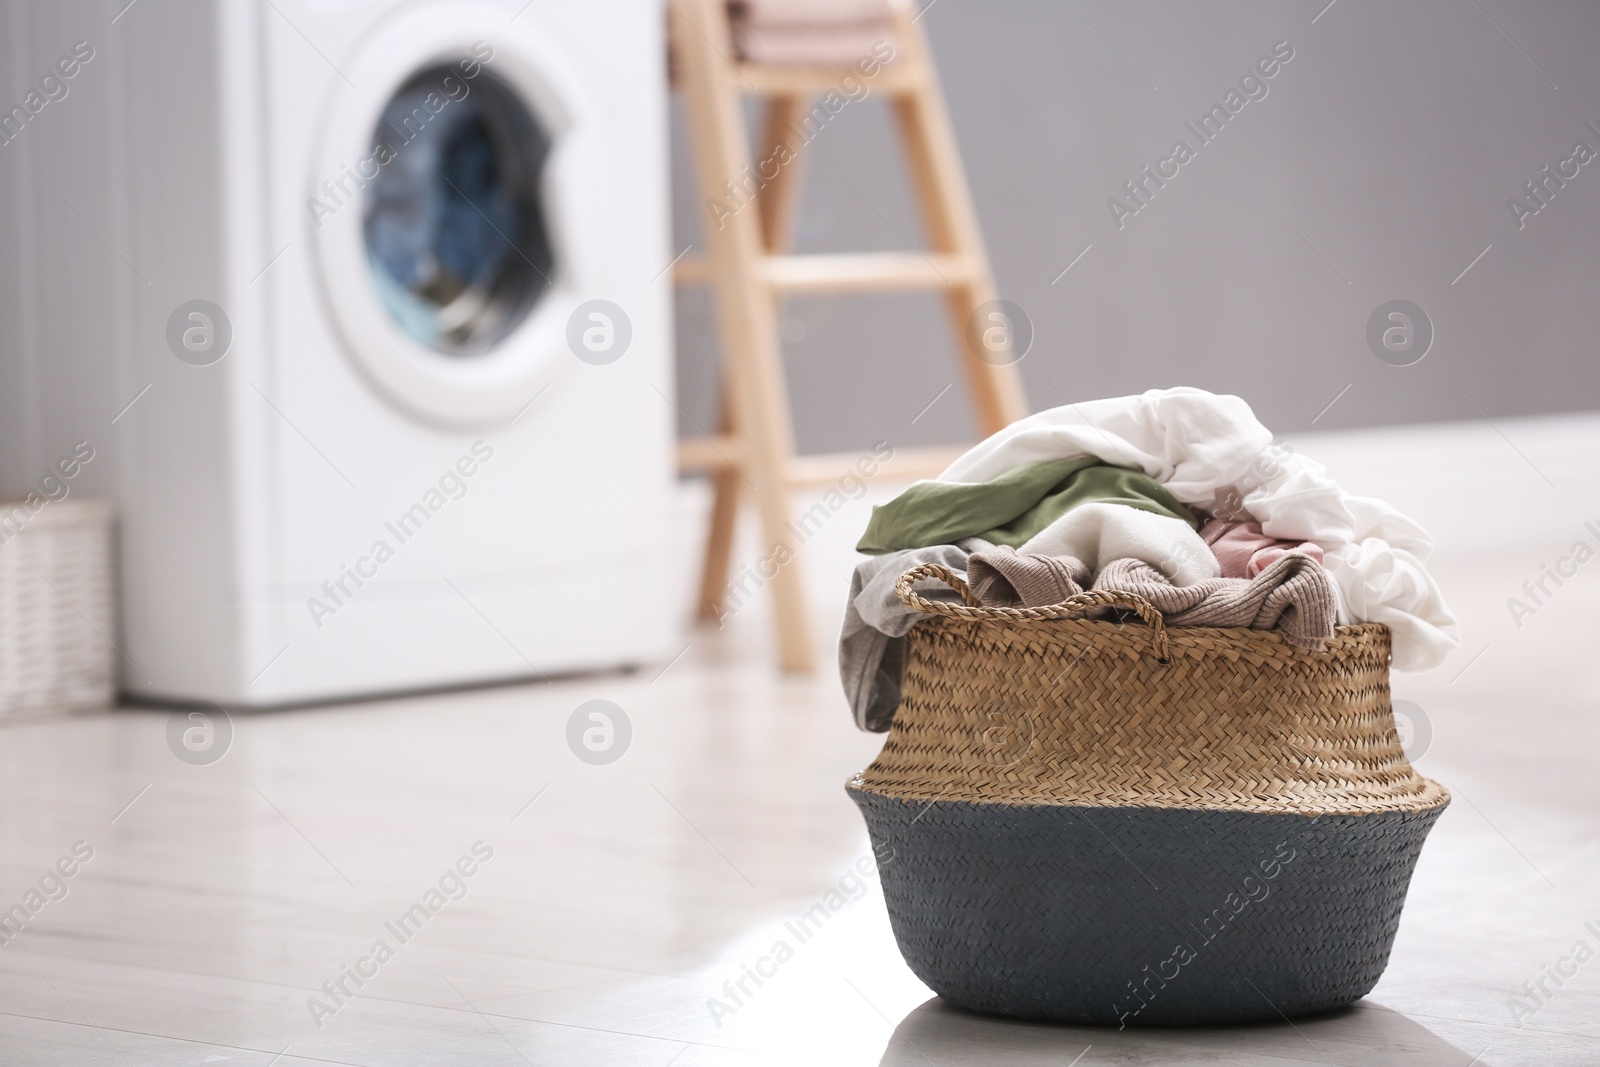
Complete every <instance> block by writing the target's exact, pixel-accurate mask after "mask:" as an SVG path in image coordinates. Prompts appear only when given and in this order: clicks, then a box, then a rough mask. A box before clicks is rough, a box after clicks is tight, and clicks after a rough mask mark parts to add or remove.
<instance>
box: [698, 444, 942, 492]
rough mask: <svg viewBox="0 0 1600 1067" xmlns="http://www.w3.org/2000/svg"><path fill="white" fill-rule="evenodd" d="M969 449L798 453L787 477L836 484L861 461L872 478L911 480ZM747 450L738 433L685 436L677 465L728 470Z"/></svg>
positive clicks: (800, 483) (796, 482)
mask: <svg viewBox="0 0 1600 1067" xmlns="http://www.w3.org/2000/svg"><path fill="white" fill-rule="evenodd" d="M965 451H966V446H964V445H934V446H931V447H926V448H899V449H896V450H895V451H894V454H893V455H891V456H890V457H889V458H888V459H879V458H877V457H876V456H873V455H870V454H869V453H867V452H865V451H863V452H823V453H817V454H815V455H810V456H795V457H794V458H793V459H791V460H790V461H789V466H788V470H787V472H786V480H787V481H788V483H789V485H790V486H791V487H793V488H802V487H805V486H818V485H837V484H838V482H839V480H840V479H841V478H843V477H845V475H847V474H851V473H854V474H856V475H857V476H858V477H859V476H861V467H860V466H859V464H861V462H862V461H863V460H866V461H868V462H869V463H870V464H871V468H870V469H871V470H872V475H871V479H872V480H873V481H886V482H911V481H916V480H917V479H918V478H932V477H934V476H936V475H937V474H938V473H939V472H940V471H942V470H944V469H945V468H946V467H948V466H950V464H952V463H954V462H955V461H956V457H958V456H960V455H961V454H962V453H963V452H965ZM745 455H746V452H745V448H744V444H743V442H741V441H740V440H739V437H738V435H737V434H718V435H716V436H714V437H685V438H683V439H682V440H680V441H679V442H678V469H679V470H680V471H682V472H683V473H685V474H687V473H700V472H711V471H719V470H725V469H726V468H728V467H735V466H738V465H739V464H740V463H741V462H743V461H744V458H745Z"/></svg>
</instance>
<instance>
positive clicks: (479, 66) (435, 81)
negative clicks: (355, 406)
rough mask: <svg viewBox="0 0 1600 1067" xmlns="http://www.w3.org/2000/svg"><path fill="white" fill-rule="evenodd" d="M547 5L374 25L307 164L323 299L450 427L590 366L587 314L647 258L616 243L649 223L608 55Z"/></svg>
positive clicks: (359, 358) (428, 8) (403, 17)
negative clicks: (586, 61)
mask: <svg viewBox="0 0 1600 1067" xmlns="http://www.w3.org/2000/svg"><path fill="white" fill-rule="evenodd" d="M535 22H536V20H535V19H534V18H533V15H532V13H530V15H529V16H528V17H527V18H524V19H523V20H522V21H520V22H517V23H515V24H513V25H511V26H507V25H506V21H505V12H504V9H503V8H502V7H501V6H500V5H498V4H480V3H471V2H469V0H450V3H448V4H442V3H441V4H425V5H415V6H412V7H411V8H409V9H407V10H406V11H405V12H403V13H401V14H398V15H396V16H395V18H393V19H392V20H388V21H385V22H384V23H383V24H382V25H381V26H376V27H374V28H373V29H372V31H371V32H370V33H369V34H367V35H366V37H364V38H363V41H362V45H361V47H360V48H358V49H357V50H356V51H355V52H354V53H353V54H352V57H351V59H350V60H349V64H350V65H349V66H348V67H347V68H346V73H347V74H348V75H349V76H348V78H330V79H329V96H328V100H327V105H326V111H325V113H324V114H325V118H324V123H323V129H322V135H321V145H320V147H319V148H318V149H317V150H316V151H315V152H314V159H313V161H312V162H313V169H312V170H311V171H310V172H308V175H307V176H308V179H309V187H310V193H309V196H310V200H308V204H312V203H315V204H319V205H327V206H322V207H319V208H317V209H316V210H312V211H310V212H308V217H307V224H308V226H309V232H308V236H309V238H310V240H311V242H312V244H313V245H314V247H315V256H314V258H315V260H316V263H317V267H318V281H319V282H320V292H319V297H320V299H321V301H322V304H323V308H324V310H325V311H326V313H327V315H328V318H329V320H330V322H331V323H332V324H333V325H334V327H335V328H336V330H337V333H338V339H339V341H340V342H342V347H343V349H344V352H345V354H346V355H347V356H348V357H349V358H350V360H351V362H352V364H353V365H354V366H355V368H356V369H357V370H358V371H359V372H360V373H361V375H362V376H363V377H364V378H365V379H366V380H367V382H368V384H369V385H371V386H372V388H373V389H374V390H375V391H376V392H377V393H378V394H379V395H381V396H382V397H384V398H385V399H386V400H388V401H390V402H391V403H392V404H394V405H395V406H397V407H398V408H400V409H402V410H403V411H405V412H406V413H407V414H409V415H412V416H414V417H416V418H419V419H421V420H423V421H426V422H429V423H433V424H436V425H440V426H443V427H449V428H466V427H484V426H489V425H494V424H496V423H497V422H501V421H503V420H505V419H509V418H511V417H512V416H514V415H516V414H517V413H518V412H519V411H521V410H522V409H524V408H525V407H526V406H527V404H528V401H529V400H530V398H532V397H533V396H535V395H537V394H538V392H539V391H540V390H541V389H543V388H544V387H545V386H547V385H548V384H549V383H550V382H551V381H552V380H553V377H554V376H555V375H556V374H559V373H570V372H571V371H570V368H571V367H572V366H581V364H579V363H578V361H577V360H576V359H575V358H574V355H573V352H572V350H571V342H570V341H569V337H568V332H569V327H570V323H571V321H572V317H573V315H574V314H576V312H577V310H578V308H579V307H580V306H582V305H583V304H584V303H585V302H586V301H590V300H594V299H599V298H604V299H609V300H616V299H618V296H617V294H618V293H619V292H621V291H623V290H624V288H625V286H626V285H631V284H633V280H632V276H633V274H634V273H637V272H636V271H632V270H631V269H629V268H628V267H627V266H626V264H627V263H628V262H629V260H628V257H626V256H619V255H618V254H617V253H618V250H619V249H625V248H627V247H630V245H631V244H632V243H634V242H636V241H637V240H638V237H637V234H636V233H633V232H630V230H629V227H628V224H627V221H626V220H627V218H628V217H629V213H628V212H627V211H619V210H618V207H617V205H618V204H619V203H621V202H626V201H627V200H628V198H629V197H630V196H636V195H637V194H636V193H630V191H629V190H630V189H632V188H633V187H634V185H635V184H636V183H632V184H630V183H631V176H632V175H633V174H634V171H633V170H630V169H629V168H627V167H625V166H623V165H622V164H623V160H624V152H625V150H626V149H627V148H628V147H629V146H628V145H627V144H625V143H624V138H623V136H622V134H621V132H620V130H621V127H620V126H619V124H618V123H617V122H616V121H614V120H613V119H612V118H611V117H610V115H609V113H608V112H607V111H606V109H605V108H603V107H599V106H598V104H599V101H601V100H603V99H604V94H603V93H602V92H601V90H600V87H599V86H598V85H597V84H595V83H594V81H593V75H592V72H591V71H590V70H589V69H588V68H587V67H585V66H583V65H581V64H579V63H576V62H575V61H574V59H573V57H572V55H571V52H572V49H571V47H570V45H569V44H566V43H564V42H563V41H562V40H561V39H560V38H559V37H558V36H555V35H552V34H551V33H549V32H544V31H541V30H540V29H539V28H538V26H537V25H535ZM491 41H492V42H493V43H492V44H491V43H490V42H491ZM353 187H354V191H353V195H350V196H349V197H347V198H346V199H344V200H341V201H340V202H338V203H337V204H331V205H328V204H327V201H325V200H324V199H323V198H324V197H325V196H327V195H328V194H327V190H329V189H330V188H336V189H338V190H348V189H352V188H353ZM346 204H348V205H349V207H348V209H347V208H346ZM358 204H359V207H358V206H357V205H358Z"/></svg>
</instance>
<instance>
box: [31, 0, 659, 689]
mask: <svg viewBox="0 0 1600 1067" xmlns="http://www.w3.org/2000/svg"><path fill="white" fill-rule="evenodd" d="M0 20H3V25H0V37H3V38H4V39H5V41H6V45H5V47H4V48H0V108H7V109H10V110H9V111H6V112H5V113H4V114H3V115H0V248H3V249H5V251H4V252H3V253H0V256H3V258H4V266H3V268H0V270H3V273H0V319H3V321H4V322H5V323H8V324H9V325H7V326H5V327H4V329H5V330H6V333H7V336H6V338H5V343H4V352H3V355H0V364H3V367H0V376H3V377H0V498H14V497H18V496H21V495H23V494H24V493H26V492H27V491H28V490H29V489H30V487H32V486H33V485H34V484H35V483H36V482H38V481H39V479H40V478H41V477H44V476H48V475H49V474H50V472H51V471H52V469H53V468H54V465H55V464H56V461H57V458H58V455H62V456H64V455H70V454H73V453H74V449H77V448H79V445H80V442H82V443H84V444H85V445H86V446H87V447H88V448H89V449H91V450H92V453H93V458H92V459H91V460H90V461H88V462H86V463H82V464H81V465H80V469H79V472H78V473H77V475H76V477H75V478H74V479H73V481H72V483H71V486H70V492H72V493H79V494H84V495H90V496H96V495H97V496H106V497H111V498H113V499H114V500H115V502H116V504H117V505H118V510H119V516H120V520H119V529H118V538H119V544H118V559H119V562H120V574H121V578H120V592H121V619H122V622H121V627H120V631H119V632H117V633H109V634H106V635H105V637H106V639H107V640H108V641H110V642H113V643H114V644H115V645H116V647H117V650H118V653H119V658H120V661H121V664H122V669H123V673H122V684H123V689H124V691H125V692H126V693H127V694H128V695H129V696H131V697H133V698H136V699H149V700H156V701H161V700H195V699H198V700H208V701H214V702H217V703H220V704H223V705H224V706H257V705H261V706H266V705H282V704H292V703H297V702H307V701H321V700H328V699H335V698H348V697H355V696H364V695H369V694H380V693H388V692H396V691H405V690H416V689H425V688H432V687H442V686H456V685H464V684H474V683H484V682H492V681H498V680H511V679H519V678H539V677H551V676H554V675H556V674H558V673H569V672H575V671H585V670H593V669H599V668H608V667H615V666H619V665H629V664H638V663H642V662H646V661H650V660H655V659H659V658H661V657H663V656H664V655H668V656H670V652H669V651H668V649H669V646H670V645H671V643H672V632H673V628H674V621H675V620H674V614H675V613H674V612H673V611H672V610H671V608H670V606H669V603H668V601H669V592H670V590H669V588H668V583H667V581H666V576H667V575H668V574H670V573H671V570H672V568H673V566H674V564H673V561H672V560H671V559H670V558H669V546H670V538H669V537H667V535H666V531H667V528H668V525H669V518H670V494H671V488H672V484H673V460H672V457H673V436H674V426H675V423H674V419H673V408H672V402H671V400H670V399H669V398H670V397H671V396H672V392H673V382H672V372H671V365H670V362H669V355H670V351H669V345H670V338H671V322H670V295H671V294H670V286H671V274H670V271H669V270H667V267H668V264H669V263H670V262H671V260H672V258H673V254H672V251H671V250H670V248H669V238H668V230H667V204H666V190H667V176H666V157H667V150H666V129H665V118H666V100H665V72H664V69H663V66H664V60H663V43H662V40H661V27H662V23H663V19H662V12H661V10H660V6H659V4H658V3H656V2H655V0H536V2H532V3H530V2H528V0H507V2H504V3H499V2H494V0H413V2H409V3H396V2H392V0H215V2H202V0H138V2H135V3H133V4H129V3H127V0H113V2H106V3H83V4H70V5H69V4H60V3H57V2H55V0H13V2H11V3H10V4H8V5H6V6H5V7H4V8H0ZM69 72H70V73H69ZM3 550H4V549H3V546H0V551H3Z"/></svg>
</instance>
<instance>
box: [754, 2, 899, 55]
mask: <svg viewBox="0 0 1600 1067" xmlns="http://www.w3.org/2000/svg"><path fill="white" fill-rule="evenodd" d="M728 12H729V14H730V15H732V16H733V19H732V21H733V44H734V49H735V50H736V51H737V52H738V53H739V57H740V58H741V59H744V60H747V61H749V62H751V63H769V64H773V65H775V66H829V67H849V66H853V65H855V64H856V63H858V62H860V61H862V60H864V59H871V58H873V57H876V59H878V60H880V61H881V60H882V59H883V44H884V42H889V41H892V40H893V39H894V20H893V18H892V17H891V12H890V8H889V0H735V2H733V3H730V4H729V5H728ZM889 54H890V55H892V54H893V53H892V52H890V53H889Z"/></svg>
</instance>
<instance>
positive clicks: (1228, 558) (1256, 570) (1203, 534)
mask: <svg viewBox="0 0 1600 1067" xmlns="http://www.w3.org/2000/svg"><path fill="white" fill-rule="evenodd" d="M1200 539H1201V540H1202V541H1204V542H1205V543H1206V544H1208V545H1210V546H1211V551H1212V553H1213V554H1214V555H1215V556H1216V557H1217V562H1218V563H1220V564H1221V565H1222V576H1223V577H1224V578H1254V577H1255V576H1256V575H1258V574H1260V573H1261V572H1262V571H1264V570H1266V569H1267V568H1268V567H1270V566H1272V565H1273V564H1274V563H1276V562H1277V561H1278V560H1280V559H1282V558H1283V557H1284V556H1286V555H1288V554H1289V553H1290V552H1303V553H1305V554H1306V555H1308V556H1310V557H1311V558H1312V559H1314V560H1316V561H1317V562H1318V563H1321V562H1322V549H1321V547H1320V546H1318V545H1315V544H1313V543H1312V542H1310V541H1280V540H1278V539H1277V538H1275V537H1270V536H1268V535H1267V534H1264V533H1262V532H1261V524H1260V523H1259V522H1230V521H1229V520H1227V519H1207V520H1206V523H1205V525H1204V526H1202V527H1200Z"/></svg>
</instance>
